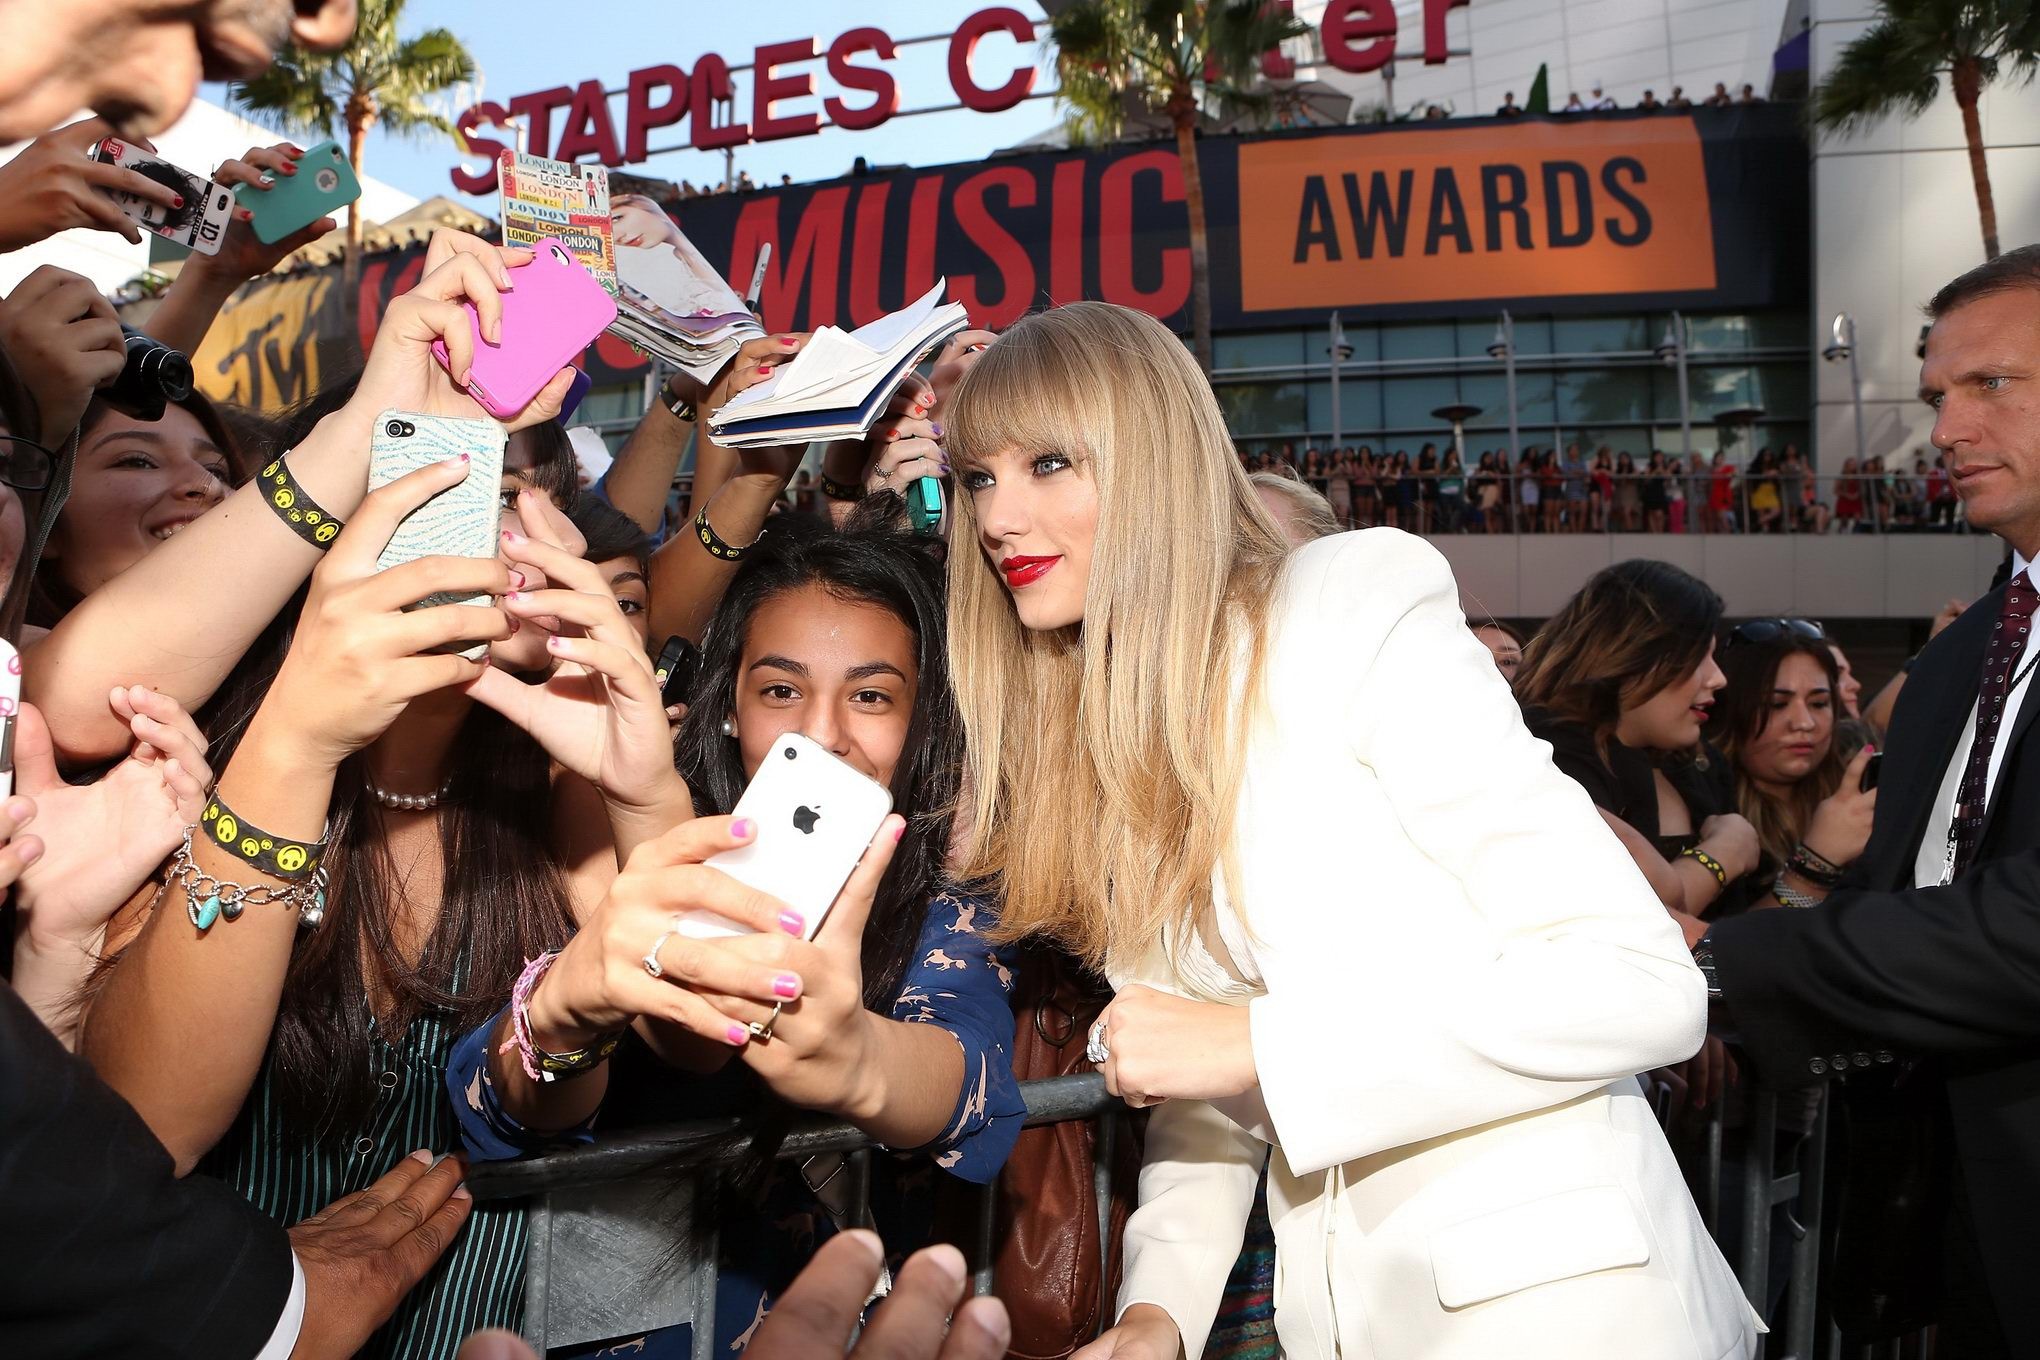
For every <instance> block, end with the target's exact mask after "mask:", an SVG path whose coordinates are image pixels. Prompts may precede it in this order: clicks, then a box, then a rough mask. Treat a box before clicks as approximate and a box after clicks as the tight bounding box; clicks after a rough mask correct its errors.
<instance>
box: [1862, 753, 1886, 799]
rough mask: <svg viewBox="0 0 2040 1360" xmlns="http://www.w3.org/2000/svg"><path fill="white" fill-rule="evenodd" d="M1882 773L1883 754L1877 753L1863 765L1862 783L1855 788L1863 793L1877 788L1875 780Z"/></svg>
mask: <svg viewBox="0 0 2040 1360" xmlns="http://www.w3.org/2000/svg"><path fill="white" fill-rule="evenodd" d="M1883 773H1884V752H1882V751H1878V752H1875V753H1873V754H1872V755H1871V757H1870V759H1869V760H1867V761H1865V762H1864V763H1863V782H1862V783H1861V784H1859V785H1857V787H1858V788H1859V789H1861V790H1862V791H1863V792H1864V793H1868V792H1870V790H1872V789H1874V788H1876V787H1877V778H1878V776H1879V775H1881V774H1883Z"/></svg>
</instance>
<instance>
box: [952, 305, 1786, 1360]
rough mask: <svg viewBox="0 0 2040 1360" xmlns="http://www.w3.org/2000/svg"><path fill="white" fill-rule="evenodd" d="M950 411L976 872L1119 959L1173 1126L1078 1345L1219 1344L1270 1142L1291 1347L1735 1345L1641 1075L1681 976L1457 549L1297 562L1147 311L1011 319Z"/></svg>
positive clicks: (1021, 923) (1661, 1052)
mask: <svg viewBox="0 0 2040 1360" xmlns="http://www.w3.org/2000/svg"><path fill="white" fill-rule="evenodd" d="M945 432H946V440H945V442H946V446H947V448H948V449H949V451H950V454H951V461H952V464H953V466H954V467H955V469H956V473H957V478H958V486H959V496H958V512H959V514H958V522H957V528H956V539H955V542H956V546H957V550H956V551H953V552H952V553H951V554H950V648H951V656H952V670H953V673H954V677H955V684H956V692H957V703H958V707H959V709H960V711H961V712H962V714H963V718H964V724H965V732H966V753H967V771H968V781H969V787H970V788H971V789H972V790H973V793H972V797H971V814H972V820H971V823H970V825H971V827H972V828H973V830H972V834H971V835H970V838H969V843H968V848H967V851H966V853H965V854H964V856H963V860H964V862H963V865H962V867H961V870H960V872H962V873H963V874H965V875H966V876H969V875H978V874H990V873H994V872H996V873H997V874H999V876H1000V887H1001V889H1002V892H1003V904H1002V912H1003V915H1002V922H1001V929H1002V933H1005V934H1011V935H1030V934H1045V935H1049V936H1052V937H1054V938H1055V939H1057V940H1059V941H1060V942H1061V943H1063V944H1064V945H1065V946H1066V947H1068V948H1070V949H1071V950H1072V951H1074V952H1075V953H1077V954H1079V955H1081V956H1083V957H1084V958H1086V959H1088V960H1091V961H1093V962H1096V963H1099V964H1102V965H1103V967H1104V968H1105V969H1106V971H1107V973H1108V975H1109V976H1110V977H1111V978H1112V980H1113V981H1114V984H1115V986H1116V988H1117V995H1116V997H1115V999H1114V1001H1113V1002H1112V1004H1111V1006H1110V1007H1109V1008H1108V1009H1107V1010H1106V1012H1105V1014H1104V1016H1103V1018H1102V1019H1101V1020H1100V1021H1099V1023H1098V1025H1097V1026H1096V1027H1095V1028H1094V1029H1093V1031H1092V1033H1091V1035H1090V1036H1089V1037H1090V1042H1091V1048H1092V1053H1093V1056H1094V1057H1095V1058H1096V1059H1098V1060H1099V1061H1100V1062H1101V1065H1102V1067H1103V1070H1104V1073H1105V1077H1106V1082H1107V1085H1108V1087H1109V1088H1110V1089H1112V1090H1113V1091H1114V1092H1115V1093H1117V1094H1119V1095H1121V1096H1122V1097H1124V1098H1125V1099H1126V1100H1127V1101H1128V1102H1129V1103H1131V1104H1135V1105H1143V1106H1153V1107H1154V1108H1153V1114H1152V1117H1151V1122H1150V1123H1149V1126H1148V1133H1147V1146H1146V1165H1145V1169H1144V1170H1143V1172H1142V1175H1141V1204H1140V1207H1139V1209H1138V1210H1137V1211H1136V1213H1135V1214H1134V1216H1133V1218H1132V1219H1131V1220H1130V1221H1129V1223H1128V1225H1127V1230H1126V1244H1125V1274H1124V1282H1123V1284H1122V1287H1121V1290H1120V1295H1119V1312H1118V1324H1117V1326H1115V1327H1114V1328H1113V1329H1112V1330H1111V1331H1109V1332H1107V1333H1106V1334H1105V1336H1104V1337H1102V1338H1100V1340H1099V1341H1098V1342H1096V1343H1094V1345H1093V1346H1092V1347H1090V1348H1088V1350H1087V1352H1086V1354H1088V1355H1091V1356H1112V1357H1116V1358H1117V1360H1131V1358H1132V1357H1142V1358H1143V1360H1145V1358H1146V1357H1153V1358H1154V1360H1169V1358H1170V1357H1173V1356H1175V1355H1177V1354H1178V1353H1179V1350H1180V1352H1181V1353H1183V1354H1188V1355H1197V1354H1200V1353H1201V1352H1202V1350H1203V1347H1204V1342H1205V1337H1206V1333H1207V1331H1208V1329H1209V1327H1210V1325H1211V1321H1212V1317H1213V1315H1214V1313H1215V1311H1216V1309H1217V1307H1218V1303H1219V1298H1220V1294H1221V1292H1222V1290H1223V1288H1224V1284H1225V1277H1226V1273H1227V1271H1228V1269H1229V1268H1230V1267H1231V1265H1232V1263H1233V1261H1234V1258H1235V1255H1236V1253H1237V1250H1238V1246H1239V1242H1240V1232H1241V1226H1242V1224H1243V1223H1244V1222H1245V1220H1246V1218H1247V1214H1248V1211H1249V1207H1250V1204H1251V1201H1252V1198H1253V1194H1254V1187H1255V1180H1256V1175H1257V1172H1258V1170H1259V1167H1260V1159H1261V1157H1262V1155H1263V1154H1264V1153H1265V1152H1266V1151H1267V1148H1268V1147H1269V1146H1270V1145H1272V1148H1273V1156H1272V1159H1271V1164H1270V1170H1269V1190H1268V1199H1269V1211H1270V1216H1271V1218H1272V1219H1273V1220H1274V1224H1275V1238H1276V1283H1275V1306H1276V1320H1277V1322H1276V1325H1277V1329H1278V1332H1279V1334H1280V1337H1281V1344H1282V1349H1283V1351H1284V1353H1285V1354H1288V1355H1291V1356H1298V1357H1317V1356H1333V1355H1343V1356H1346V1357H1357V1356H1381V1357H1396V1358H1398V1360H1400V1358H1402V1357H1416V1356H1422V1357H1425V1358H1426V1360H1475V1357H1479V1358H1480V1360H1491V1357H1494V1356H1498V1355H1507V1356H1511V1357H1525V1356H1529V1357H1543V1356H1552V1357H1560V1356H1563V1357H1573V1356H1579V1355H1623V1356H1628V1357H1651V1358H1653V1360H1655V1358H1656V1357H1667V1358H1671V1357H1676V1358H1677V1360H1722V1357H1731V1356H1746V1355H1749V1354H1752V1353H1753V1352H1754V1349H1755V1346H1756V1334H1757V1331H1758V1330H1759V1325H1760V1324H1758V1323H1757V1321H1756V1319H1755V1317H1754V1315H1753V1314H1752V1313H1751V1312H1750V1310H1749V1307H1748V1305H1747V1304H1746V1303H1745V1302H1744V1300H1743V1297H1742V1294H1741V1291H1740V1289H1739V1288H1738V1287H1737V1285H1736V1281H1735V1279H1734V1277H1733V1276H1732V1275H1731V1274H1730V1273H1729V1270H1728V1268H1727V1266H1726V1265H1725V1264H1724V1263H1723V1261H1722V1260H1721V1258H1720V1256H1719V1254H1718V1253H1717V1252H1716V1251H1715V1250H1714V1248H1713V1247H1712V1246H1711V1245H1710V1244H1709V1243H1708V1241H1707V1237H1706V1234H1705V1232H1704V1230H1703V1229H1702V1227H1701V1224H1700V1222H1699V1218H1698V1215H1697V1213H1696V1211H1695V1209H1694V1207H1693V1203H1692V1200H1691V1198H1690V1197H1689V1195H1688V1194H1687V1191H1686V1188H1685V1184H1684V1181H1683V1180H1682V1179H1681V1177H1680V1174H1679V1171H1678V1168H1677V1166H1676V1165H1675V1163H1674V1162H1673V1159H1672V1156H1671V1153H1670V1151H1669V1149H1668V1148H1667V1147H1666V1145H1665V1142H1664V1139H1663V1136H1662V1135H1661V1134H1660V1132H1659V1130H1658V1125H1657V1122H1656V1120H1655V1119H1654V1117H1653V1115H1652V1111H1651V1110H1650V1108H1649V1106H1648V1105H1647V1104H1646V1103H1645V1101H1644V1099H1643V1097H1642V1095H1641V1093H1640V1090H1639V1088H1638V1086H1637V1083H1636V1082H1635V1080H1634V1079H1633V1077H1632V1074H1633V1073H1636V1072H1639V1071H1643V1070H1646V1069H1649V1068H1652V1067H1655V1066H1658V1065H1660V1064H1663V1063H1668V1062H1676V1061H1680V1060H1682V1059H1684V1058H1686V1057H1688V1056H1690V1055H1691V1054H1692V1053H1693V1051H1694V1050H1695V1049H1697V1048H1698V1047H1699V1046H1700V1040H1701V1036H1702V1033H1703V1029H1704V1023H1705V1009H1706V1000H1705V989H1704V986H1703V983H1702V980H1701V978H1700V976H1699V974H1698V971H1697V970H1696V969H1695V968H1694V966H1693V963H1692V960H1691V957H1690V956H1689V955H1688V953H1687V951H1686V948H1685V946H1684V943H1683V942H1682V940H1681V938H1680V935H1679V932H1678V930H1677V929H1676V928H1675V927H1674V925H1673V924H1672V922H1671V921H1670V919H1669V918H1668V917H1667V916H1666V913H1665V912H1664V910H1663V908H1662V907H1661V906H1660V905H1659V904H1658V902H1657V901H1656V899H1655V897H1654V896H1653V894H1652V892H1651V889H1650V887H1649V885H1648V884H1647V883H1646V882H1645V880H1644V879H1643V877H1642V875H1641V874H1640V873H1639V872H1638V871H1637V869H1636V867H1635V865H1634V864H1633V863H1631V861H1630V860H1629V857H1628V856H1627V855H1626V854H1625V853H1624V851H1623V849H1622V846H1621V845H1620V843H1619V842H1618V841H1617V840H1616V839H1615V837H1614V836H1613V835H1612V834H1611V833H1610V832H1609V831H1608V829H1607V828H1606V827H1605V825H1604V824H1603V823H1602V822H1601V820H1600V819H1599V818H1598V817H1597V816H1596V815H1595V812H1594V810H1593V807H1592V805H1591V804H1590V803H1589V801H1588V800H1587V798H1586V796H1585V795H1584V794H1583V793H1582V792H1581V791H1580V790H1579V788H1578V787H1577V786H1576V785H1574V784H1573V783H1572V782H1571V781H1570V780H1567V779H1566V778H1565V777H1564V776H1562V775H1560V774H1559V773H1558V772H1557V770H1555V769H1554V768H1553V767H1552V764H1551V761H1550V759H1549V756H1548V754H1547V752H1546V750H1545V748H1544V747H1543V746H1542V745H1541V744H1539V743H1537V742H1536V741H1535V740H1533V739H1532V738H1531V737H1530V735H1529V734H1528V733H1527V732H1526V731H1525V730H1524V728H1523V724H1522V719H1521V717H1520V715H1519V713H1518V711H1517V708H1516V705H1515V703H1514V701H1513V700H1512V698H1511V696H1510V694H1509V691H1508V688H1507V686H1506V685H1505V684H1504V683H1503V682H1502V680H1501V678H1500V676H1498V675H1497V674H1496V672H1495V667H1494V663H1493V662H1492V660H1491V659H1490V658H1489V655H1488V652H1487V650H1486V648H1484V647H1483V646H1482V645H1481V644H1480V642H1479V641H1478V640H1477V639H1475V638H1474V637H1473V636H1472V634H1471V633H1470V632H1468V631H1467V628H1466V622H1465V619H1464V617H1463V616H1462V615H1461V613H1460V609H1459V604H1458V592H1457V589H1456V587H1455V585H1454V583H1453V580H1452V576H1451V573H1450V571H1449V570H1448V569H1447V568H1446V565H1445V562H1444V559H1443V558H1441V557H1440V556H1439V555H1438V554H1437V553H1436V552H1435V551H1434V550H1432V549H1431V548H1430V547H1428V546H1427V545H1426V544H1424V543H1423V542H1422V541H1420V540H1418V539H1415V538H1413V537H1411V536H1408V535H1405V534H1400V533H1394V532H1384V531H1367V532H1362V533H1357V534H1343V535H1339V536H1337V537H1333V538H1328V539H1323V540H1319V541H1317V542H1314V543H1310V544H1307V545H1305V546H1303V547H1300V548H1297V549H1295V550H1294V551H1293V552H1292V551H1290V550H1289V549H1288V547H1287V545H1286V543H1285V542H1284V541H1283V538H1282V536H1281V535H1280V534H1279V533H1278V531H1277V530H1276V528H1275V526H1274V525H1273V524H1272V523H1271V521H1270V520H1269V518H1268V515H1267V513H1266V512H1265V510H1263V509H1262V507H1261V506H1260V504H1259V502H1258V501H1257V499H1256V498H1255V496H1254V493H1253V490H1252V488H1251V487H1250V486H1249V484H1248V483H1247V480H1246V477H1245V475H1244V473H1243V472H1242V471H1241V469H1240V467H1239V464H1238V460H1237V459H1236V458H1235V457H1234V456H1233V453H1232V443H1231V440H1230V438H1229V437H1228V434H1227V431H1226V429H1225V426H1224V423H1223V420H1222V418H1221V415H1220V412H1219V409H1218V405H1217V402H1216V401H1215V400H1214V399H1213V396H1212V393H1211V389H1210V387H1209V385H1208V383H1207V382H1206V381H1205V379H1204V377H1203V375H1202V374H1201V373H1200V372H1199V371H1198V369H1197V367H1196V365H1195V364H1194V363H1193V362H1192V361H1191V359H1190V357H1189V355H1188V354H1187V353H1186V351H1185V350H1184V348H1183V346H1182V344H1181V343H1180V342H1179V341H1178V340H1177V339H1176V338H1175V337H1174V336H1173V335H1171V334H1170V333H1169V332H1168V331H1167V330H1166V329H1165V328H1163V327H1162V325H1161V324H1160V323H1158V322H1156V321H1154V320H1152V319H1151V318H1149V317H1147V316H1145V315H1142V314H1140V313H1137V312H1134V311H1131V310H1128V309H1125V308H1120V307H1115V306H1110V305H1107V304H1101V303H1077V304H1073V305H1070V306H1066V307H1062V308H1058V309H1056V310H1053V311H1049V312H1045V313H1042V314H1039V315H1036V316H1031V317H1029V318H1027V319H1025V320H1023V321H1021V322H1019V323H1018V324H1016V325H1015V326H1014V327H1013V328H1012V329H1010V330H1008V331H1007V332H1006V333H1005V334H1004V335H1002V336H1001V337H1000V338H999V340H998V341H997V342H996V343H994V344H993V345H992V346H991V347H990V348H989V349H988V350H986V351H985V353H984V354H983V355H982V356H981V358H980V359H979V361H978V363H977V365H976V366H975V367H974V368H973V369H972V370H971V372H970V373H969V374H968V375H967V376H966V377H965V378H964V380H963V382H962V383H961V385H960V386H959V387H958V389H957V392H956V395H955V397H954V399H953V401H952V402H951V403H950V410H949V413H948V418H947V419H946V421H945ZM973 541H974V542H975V546H976V547H977V549H978V550H977V551H976V552H970V551H966V550H965V549H966V548H967V547H968V546H969V545H971V544H972V542H973ZM1328 693H1330V695H1331V696H1332V700H1333V701H1332V702H1329V703H1328V702H1327V701H1326V700H1327V694H1328ZM1419 708H1422V709H1424V710H1426V711H1437V712H1447V713H1450V714H1452V715H1453V721H1451V722H1448V723H1423V724H1418V723H1411V722H1409V721H1408V718H1407V715H1408V714H1409V713H1410V712H1412V711H1415V710H1417V709H1419ZM1356 862H1358V863H1361V864H1365V865H1366V866H1367V872H1366V874H1365V875H1364V876H1363V877H1361V878H1360V879H1358V880H1356V879H1355V877H1354V876H1353V874H1352V873H1351V866H1352V865H1353V864H1354V863H1356Z"/></svg>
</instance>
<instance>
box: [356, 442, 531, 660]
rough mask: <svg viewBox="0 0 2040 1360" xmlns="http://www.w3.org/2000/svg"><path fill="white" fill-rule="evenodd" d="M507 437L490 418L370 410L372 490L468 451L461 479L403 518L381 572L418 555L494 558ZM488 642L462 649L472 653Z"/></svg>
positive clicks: (433, 601) (430, 599) (442, 598)
mask: <svg viewBox="0 0 2040 1360" xmlns="http://www.w3.org/2000/svg"><path fill="white" fill-rule="evenodd" d="M508 442H509V436H508V435H506V434H505V433H504V431H503V427H502V426H501V425H498V424H497V423H496V422H495V421H493V420H459V419H456V418H454V417H451V416H433V415H424V414H422V413H420V412H417V411H384V412H383V413H382V414H381V415H379V416H377V417H376V421H375V435H374V437H373V438H372V439H371V440H370V441H369V446H368V486H369V489H370V490H371V491H373V490H374V489H375V488H376V487H379V486H384V485H386V484H388V483H390V482H393V481H395V480H396V479H397V478H399V477H402V476H403V475H404V474H406V473H409V472H416V471H417V470H418V469H419V468H421V467H424V466H426V465H427V464H428V463H436V462H439V461H441V460H442V459H446V458H458V457H460V455H462V454H466V455H467V456H468V459H469V466H468V475H467V479H466V480H465V481H463V482H461V483H460V484H459V485H458V486H453V487H449V488H447V489H446V490H445V491H442V492H440V493H439V494H438V495H437V496H434V497H433V498H432V499H431V500H429V501H427V502H425V504H423V505H421V506H419V507H418V508H417V509H416V510H413V511H412V512H411V513H410V514H409V515H406V516H405V517H404V522H403V523H402V524H399V525H398V526H397V532H396V533H395V534H393V535H392V536H391V537H390V542H389V546H388V547H386V548H384V549H383V551H382V555H381V556H380V557H379V558H377V559H376V569H377V570H378V571H387V570H389V569H390V568H391V567H395V566H401V565H402V564H403V563H405V562H415V561H417V560H418V559H419V558H421V557H494V556H495V555H496V550H497V544H496V539H497V536H498V535H499V534H500V533H502V527H503V490H502V487H503V448H504V445H505V444H507V443H508ZM488 602H489V597H488V596H486V595H449V594H435V595H428V596H426V597H425V598H424V599H422V600H420V601H418V603H417V604H415V605H413V606H411V607H412V608H414V609H425V608H429V607H431V606H433V605H441V604H487V603H488ZM487 646H488V644H487V643H476V644H474V645H473V646H471V647H469V648H467V649H466V650H464V651H462V652H461V655H463V656H466V657H468V658H469V659H470V660H472V659H474V658H477V657H479V656H481V654H482V652H483V651H484V650H485V649H486V648H487Z"/></svg>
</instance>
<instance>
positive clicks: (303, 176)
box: [234, 141, 361, 246]
mask: <svg viewBox="0 0 2040 1360" xmlns="http://www.w3.org/2000/svg"><path fill="white" fill-rule="evenodd" d="M360 197H361V181H360V180H359V179H358V178H356V177H355V174H354V167H353V166H352V165H350V164H349V163H348V161H347V153H346V152H344V151H342V150H341V149H340V143H338V142H331V141H327V142H320V143H319V144H318V145H317V146H315V147H311V148H308V149H307V150H306V151H305V154H304V155H302V156H300V157H299V158H298V161H297V173H296V174H294V175H285V176H283V177H282V178H280V179H278V180H277V181H276V183H275V184H273V185H271V186H270V187H269V188H267V189H261V188H257V187H255V186H252V185H247V184H243V185H241V186H240V187H239V188H237V189H236V190H234V198H235V200H236V201H237V202H238V203H239V204H240V205H241V206H242V207H244V208H246V209H247V210H248V212H249V220H248V225H249V226H251V227H253V228H254V230H255V239H257V240H258V241H260V242H262V243H263V244H264V245H271V246H273V245H275V244H276V243H277V242H278V241H281V240H283V239H284V238H285V237H286V236H289V235H291V234H292V233H293V232H298V231H302V230H304V229H305V228H306V227H308V226H310V225H311V224H312V223H314V222H316V221H318V220H319V219H320V218H322V217H324V216H326V214H328V213H335V212H338V211H340V209H342V208H344V207H346V206H347V205H348V204H350V203H352V202H354V200H355V199H357V198H360Z"/></svg>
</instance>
